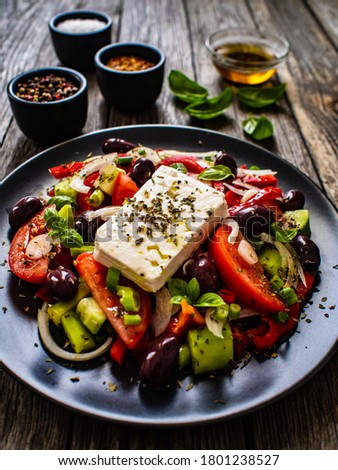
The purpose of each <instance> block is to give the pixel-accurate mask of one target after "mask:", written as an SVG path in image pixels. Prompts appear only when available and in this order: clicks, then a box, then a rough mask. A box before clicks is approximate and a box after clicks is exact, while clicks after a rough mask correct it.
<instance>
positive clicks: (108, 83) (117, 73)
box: [95, 43, 166, 111]
mask: <svg viewBox="0 0 338 470" xmlns="http://www.w3.org/2000/svg"><path fill="white" fill-rule="evenodd" d="M119 56H122V57H123V56H136V57H140V58H142V59H145V60H147V61H150V62H152V63H153V64H154V65H153V66H152V67H150V68H147V69H145V70H140V71H126V70H117V69H113V68H111V67H108V66H107V63H108V61H109V59H111V58H112V57H119ZM165 60H166V59H165V55H164V54H163V52H162V51H161V50H159V49H157V48H156V47H154V46H151V45H149V44H143V43H116V44H110V45H109V46H106V47H103V48H102V49H100V50H99V51H98V52H97V53H96V55H95V68H96V77H97V81H98V84H99V87H100V90H101V93H102V95H103V96H104V98H105V100H106V101H107V102H108V103H109V104H111V105H113V106H115V107H116V108H118V109H120V110H121V111H137V110H141V109H144V108H147V107H148V106H151V105H152V104H153V103H155V101H156V100H157V98H158V96H159V94H160V92H161V89H162V84H163V76H164V65H165Z"/></svg>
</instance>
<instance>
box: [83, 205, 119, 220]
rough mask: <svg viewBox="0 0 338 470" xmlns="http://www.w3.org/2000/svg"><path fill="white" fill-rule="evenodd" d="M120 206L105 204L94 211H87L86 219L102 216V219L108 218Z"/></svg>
mask: <svg viewBox="0 0 338 470" xmlns="http://www.w3.org/2000/svg"><path fill="white" fill-rule="evenodd" d="M121 207H122V206H106V207H101V208H100V209H97V210H96V211H91V212H89V213H88V220H89V221H91V220H93V219H96V218H97V217H102V219H105V220H106V219H108V218H109V217H111V216H112V215H115V214H116V212H117V211H118V210H120V209H121Z"/></svg>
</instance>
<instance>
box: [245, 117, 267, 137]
mask: <svg viewBox="0 0 338 470" xmlns="http://www.w3.org/2000/svg"><path fill="white" fill-rule="evenodd" d="M242 126H243V130H244V132H245V133H246V134H248V135H250V136H251V137H252V138H253V139H255V140H263V139H267V138H268V137H271V136H272V135H273V131H274V128H273V124H272V122H271V121H270V119H268V118H267V117H266V116H264V115H263V116H261V117H254V116H252V114H250V115H249V117H248V118H247V119H244V121H243V122H242Z"/></svg>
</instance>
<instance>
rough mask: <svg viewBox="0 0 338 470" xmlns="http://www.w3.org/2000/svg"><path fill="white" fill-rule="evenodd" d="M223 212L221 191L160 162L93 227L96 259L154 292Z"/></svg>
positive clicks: (189, 253) (224, 212) (193, 249)
mask: <svg viewBox="0 0 338 470" xmlns="http://www.w3.org/2000/svg"><path fill="white" fill-rule="evenodd" d="M226 216H227V206H226V202H225V198H224V195H223V194H222V193H220V192H219V191H216V190H215V189H213V188H212V187H211V186H209V185H207V184H205V183H202V182H201V181H200V180H197V179H195V178H192V177H190V176H187V175H185V174H184V173H182V172H179V171H177V170H175V169H174V168H171V167H167V166H160V167H159V168H158V169H157V170H156V171H155V173H154V174H153V176H152V178H151V179H150V180H148V181H147V182H146V184H144V185H143V186H142V188H141V189H140V190H139V191H138V192H137V193H136V194H135V196H134V197H133V198H131V199H129V200H128V201H127V202H126V203H125V204H124V205H123V206H122V207H121V209H119V211H118V212H117V213H116V214H114V215H113V216H112V217H111V218H110V219H108V221H107V222H106V223H105V224H104V225H102V226H101V227H100V228H99V229H98V230H97V233H96V240H95V250H94V257H95V258H96V260H97V261H99V262H100V263H102V264H103V265H105V266H107V267H111V266H113V267H115V268H117V269H119V270H120V271H121V273H122V275H123V276H125V277H126V278H128V279H130V280H132V281H134V282H135V283H136V284H138V285H139V286H140V287H141V288H142V289H144V290H146V291H149V292H156V291H158V290H159V289H160V288H161V287H162V286H163V285H164V284H165V283H166V282H167V281H168V279H169V278H170V277H172V276H173V275H174V274H175V272H176V271H177V270H178V268H179V267H180V266H181V265H182V264H183V263H184V262H185V261H186V260H187V259H188V258H189V257H190V256H191V255H192V254H193V253H194V251H195V250H196V249H197V248H198V247H199V246H200V245H201V243H202V242H203V241H204V240H205V239H206V238H207V237H208V235H209V234H210V232H211V230H212V229H213V228H214V227H215V226H217V225H218V224H219V223H220V222H221V220H222V219H223V218H225V217H226Z"/></svg>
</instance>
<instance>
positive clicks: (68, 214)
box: [58, 204, 74, 228]
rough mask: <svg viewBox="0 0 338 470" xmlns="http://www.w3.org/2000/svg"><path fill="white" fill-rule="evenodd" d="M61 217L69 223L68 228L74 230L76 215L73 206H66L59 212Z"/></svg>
mask: <svg viewBox="0 0 338 470" xmlns="http://www.w3.org/2000/svg"><path fill="white" fill-rule="evenodd" d="M58 214H59V216H60V217H64V218H65V219H66V220H67V222H68V227H69V228H72V227H73V225H74V214H73V208H72V206H71V204H65V205H64V206H62V207H61V209H60V210H59V211H58Z"/></svg>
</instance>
